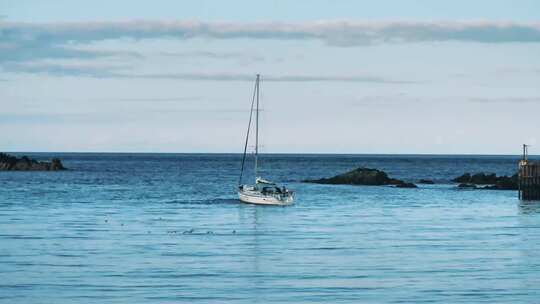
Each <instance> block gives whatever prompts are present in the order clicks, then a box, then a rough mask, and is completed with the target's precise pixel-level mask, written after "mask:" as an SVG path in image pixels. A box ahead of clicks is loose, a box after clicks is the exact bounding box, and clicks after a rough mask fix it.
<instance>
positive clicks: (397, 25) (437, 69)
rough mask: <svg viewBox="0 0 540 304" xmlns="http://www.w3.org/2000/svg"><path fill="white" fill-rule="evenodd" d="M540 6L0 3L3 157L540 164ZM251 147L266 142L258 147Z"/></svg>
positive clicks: (497, 2) (336, 1)
mask: <svg viewBox="0 0 540 304" xmlns="http://www.w3.org/2000/svg"><path fill="white" fill-rule="evenodd" d="M539 54H540V1H532V0H531V1H527V0H522V1H519V0H515V1H510V0H508V1H503V0H490V1H484V0H477V1H464V0H454V1H427V0H425V1H420V0H417V1H413V0H409V1H407V0H404V1H388V0H379V1H352V0H351V1H349V0H332V1H331V0H326V1H325V0H311V1H284V0H282V1H277V0H275V1H257V2H256V1H240V0H233V1H219V0H214V1H208V0H207V1H127V0H118V1H101V0H95V1H73V0H72V1H55V0H50V1H37V0H34V1H29V0H17V1H15V0H13V1H7V0H0V109H1V111H0V143H1V147H0V150H2V151H7V152H15V151H23V152H30V151H36V152H37V151H43V152H187V153H191V152H216V153H221V152H242V150H243V141H244V136H245V133H246V128H247V123H248V119H249V114H250V111H249V109H250V103H251V96H252V93H253V84H254V79H255V75H256V74H257V73H259V74H261V75H262V76H261V77H262V83H261V108H262V112H261V130H260V132H261V137H260V140H261V142H262V147H261V150H262V151H263V152H265V153H389V154H401V153H407V154H409V153H410V154H421V153H422V154H423V153H426V154H519V152H520V148H521V145H522V144H524V143H527V144H530V145H532V147H531V148H530V151H531V153H532V154H538V153H540V116H539V113H540V55H539ZM250 149H252V147H250Z"/></svg>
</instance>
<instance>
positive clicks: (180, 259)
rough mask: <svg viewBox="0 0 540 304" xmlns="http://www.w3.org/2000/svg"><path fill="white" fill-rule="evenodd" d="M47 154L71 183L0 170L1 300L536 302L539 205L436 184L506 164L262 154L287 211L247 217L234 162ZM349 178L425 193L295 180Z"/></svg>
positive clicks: (225, 158)
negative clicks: (370, 172)
mask: <svg viewBox="0 0 540 304" xmlns="http://www.w3.org/2000/svg"><path fill="white" fill-rule="evenodd" d="M55 155H56V156H60V157H61V158H62V159H63V160H64V163H65V166H67V167H69V168H70V169H71V170H69V171H65V172H33V173H29V172H0V185H1V191H0V303H315V302H319V303H322V302H324V303H398V302H415V303H422V302H439V303H478V302H486V303H534V302H538V301H539V299H540V203H534V202H529V203H525V202H520V201H519V200H518V199H517V193H516V192H514V191H508V192H507V191H486V190H483V191H473V190H457V189H456V188H455V185H452V184H451V183H450V181H449V180H450V179H451V178H453V177H455V176H458V175H461V174H462V173H464V172H466V171H470V172H476V171H491V172H496V173H498V174H512V173H513V172H514V171H515V169H516V158H515V157H501V156H477V157H471V156H459V157H450V156H399V155H397V156H391V155H389V156H376V155H375V156H354V155H349V156H336V155H270V156H265V157H264V158H263V160H262V165H263V168H264V169H265V173H264V176H265V177H268V178H271V179H274V180H277V181H281V182H286V183H287V185H288V186H290V187H291V188H293V189H294V190H295V191H296V192H297V202H296V204H295V205H294V206H291V207H260V206H252V205H245V204H240V203H239V202H238V201H237V200H236V197H235V192H234V191H235V185H236V183H237V178H238V167H239V160H240V156H239V155H203V154H200V155H197V154H192V155H190V154H55ZM31 156H33V157H37V158H40V159H48V158H50V157H52V156H53V155H50V154H31ZM248 165H251V164H248ZM357 166H367V167H374V168H380V169H384V170H386V171H387V172H389V173H390V174H391V175H392V176H393V177H397V178H401V179H405V180H410V181H414V180H417V179H420V178H431V179H434V180H436V181H437V182H438V184H436V185H420V188H419V189H397V188H392V187H369V186H332V185H315V184H304V183H301V182H299V181H300V180H302V179H304V178H317V177H323V176H331V175H333V174H336V173H340V172H343V171H346V170H349V169H352V168H354V167H357ZM191 229H193V232H192V233H184V232H185V231H189V230H191Z"/></svg>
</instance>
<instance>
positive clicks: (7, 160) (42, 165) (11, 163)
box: [0, 153, 66, 171]
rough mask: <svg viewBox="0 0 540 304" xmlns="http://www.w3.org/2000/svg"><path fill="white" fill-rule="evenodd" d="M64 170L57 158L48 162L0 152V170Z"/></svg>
mask: <svg viewBox="0 0 540 304" xmlns="http://www.w3.org/2000/svg"><path fill="white" fill-rule="evenodd" d="M58 170H66V168H64V166H63V165H62V162H61V161H60V159H58V158H53V159H52V160H51V161H50V162H40V161H37V160H35V159H31V158H28V157H27V156H23V157H21V158H18V157H15V156H12V155H9V154H5V153H0V171H58Z"/></svg>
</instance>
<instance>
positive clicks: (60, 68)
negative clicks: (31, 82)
mask: <svg viewBox="0 0 540 304" xmlns="http://www.w3.org/2000/svg"><path fill="white" fill-rule="evenodd" d="M4 68H5V69H6V70H7V71H10V72H19V73H33V74H47V75H52V76H86V77H95V78H106V77H113V76H114V72H115V71H120V70H126V69H129V68H130V66H129V65H114V64H99V63H93V62H76V63H55V62H22V63H19V62H17V63H14V62H8V63H6V64H4Z"/></svg>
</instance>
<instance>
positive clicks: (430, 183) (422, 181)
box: [418, 178, 435, 185]
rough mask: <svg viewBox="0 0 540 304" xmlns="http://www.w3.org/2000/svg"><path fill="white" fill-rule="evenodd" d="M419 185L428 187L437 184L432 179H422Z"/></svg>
mask: <svg viewBox="0 0 540 304" xmlns="http://www.w3.org/2000/svg"><path fill="white" fill-rule="evenodd" d="M418 183H419V184H426V185H433V184H435V182H434V181H432V180H430V179H424V178H423V179H421V180H419V181H418Z"/></svg>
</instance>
